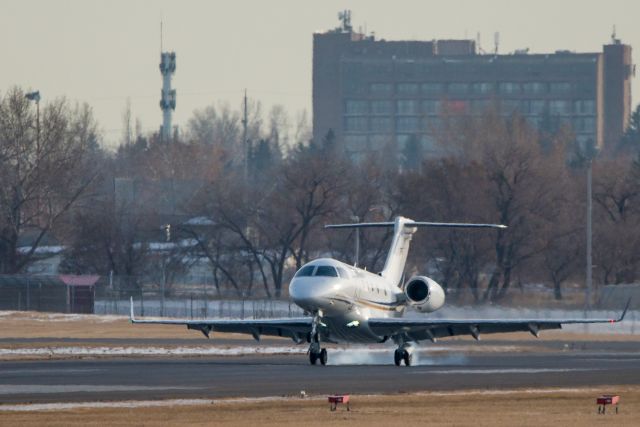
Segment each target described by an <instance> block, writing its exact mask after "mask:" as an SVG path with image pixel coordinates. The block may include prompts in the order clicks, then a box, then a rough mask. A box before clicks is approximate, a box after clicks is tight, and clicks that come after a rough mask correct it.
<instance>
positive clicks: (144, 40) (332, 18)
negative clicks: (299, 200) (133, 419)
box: [0, 0, 640, 144]
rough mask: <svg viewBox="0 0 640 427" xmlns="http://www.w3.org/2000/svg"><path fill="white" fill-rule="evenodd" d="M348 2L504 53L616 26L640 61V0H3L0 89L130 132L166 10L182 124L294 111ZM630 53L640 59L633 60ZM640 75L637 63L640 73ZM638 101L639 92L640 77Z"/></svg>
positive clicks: (152, 100) (148, 104)
mask: <svg viewBox="0 0 640 427" xmlns="http://www.w3.org/2000/svg"><path fill="white" fill-rule="evenodd" d="M343 9H351V10H352V18H353V19H352V21H353V25H354V27H355V28H356V29H357V28H358V27H363V29H364V28H366V30H367V32H372V31H373V32H375V34H376V37H378V38H385V39H418V40H431V39H435V38H464V37H469V38H474V39H475V38H476V35H477V34H478V33H480V36H481V45H482V46H483V47H484V48H485V49H487V50H490V49H492V48H493V39H494V36H493V35H494V33H495V32H499V33H500V52H501V53H507V52H512V51H513V50H515V49H520V48H525V47H528V48H530V51H531V52H552V51H555V50H557V49H570V50H574V51H580V52H583V51H584V52H596V51H601V49H602V44H604V43H607V42H608V41H609V40H610V37H611V32H612V28H613V25H616V28H617V35H618V37H619V38H621V39H622V41H623V42H624V43H627V44H630V45H631V46H632V47H633V48H634V56H635V58H640V18H639V17H640V1H638V0H628V1H623V0H608V1H597V2H593V4H592V2H586V1H584V0H553V1H550V0H537V1H531V0H528V1H520V0H491V1H490V0H484V1H477V0H476V1H473V0H468V1H462V0H458V1H453V0H439V1H427V0H405V1H403V0H395V1H393V2H391V1H373V0H352V1H336V0H322V1H320V0H318V1H303V0H270V1H262V0H254V1H248V0H227V1H219V0H206V1H205V0H203V1H196V0H183V1H180V2H178V1H161V0H155V1H153V0H148V1H141V0H127V1H120V0H110V1H106V0H105V1H97V0H66V1H63V0H21V1H13V0H0V46H1V49H0V52H1V53H2V55H3V56H2V59H0V92H1V93H4V92H6V90H7V89H8V88H10V87H12V86H14V85H18V86H20V87H23V88H24V89H39V90H40V92H41V94H42V102H44V103H46V102H47V101H48V100H51V99H53V98H55V97H58V96H66V97H67V98H69V99H70V100H73V101H76V100H77V101H86V102H88V103H89V104H90V105H91V106H92V107H93V108H94V111H95V115H96V117H97V119H98V121H99V122H100V125H101V127H102V129H103V131H104V136H105V141H106V142H107V143H110V144H115V143H117V142H118V141H119V140H120V139H121V137H122V127H123V126H122V113H123V110H124V108H125V105H126V99H127V97H130V99H131V106H132V111H133V115H134V117H138V118H140V120H141V121H142V125H143V129H144V130H151V129H154V130H155V129H157V128H158V127H159V126H160V123H161V120H162V117H161V111H160V108H159V107H158V102H159V99H160V87H161V76H160V72H159V70H158V63H159V52H160V36H159V26H160V24H159V23H160V19H161V17H162V18H163V20H164V30H165V31H164V34H165V37H164V40H165V42H164V47H165V50H175V51H176V54H177V71H176V74H175V77H174V88H176V89H177V92H178V94H177V102H178V105H177V108H176V111H175V115H174V124H176V125H179V126H184V125H186V122H187V120H188V119H189V117H190V116H191V115H192V113H193V111H194V110H195V109H197V108H202V107H204V106H206V105H210V104H213V103H217V102H225V101H226V102H229V103H231V104H232V105H233V106H236V105H239V104H240V102H241V97H242V92H243V89H244V88H247V90H248V92H249V96H250V97H251V98H256V99H258V100H261V101H262V102H263V104H264V105H265V107H269V106H271V105H274V104H282V105H284V106H285V107H286V109H287V110H288V111H289V112H290V113H291V114H292V115H293V114H295V113H296V112H297V111H299V110H302V109H306V110H308V112H309V113H311V111H310V110H311V47H312V34H313V32H314V31H320V30H325V29H329V28H333V27H335V26H337V25H338V19H337V12H338V11H340V10H343ZM634 62H638V59H636V60H635V61H634ZM638 74H639V75H640V67H639V70H638ZM632 85H633V95H634V96H633V103H634V105H635V104H637V103H638V101H639V100H640V84H638V77H636V78H635V79H634V81H633V83H632Z"/></svg>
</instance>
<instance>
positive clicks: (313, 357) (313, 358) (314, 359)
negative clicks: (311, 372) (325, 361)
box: [309, 351, 318, 365]
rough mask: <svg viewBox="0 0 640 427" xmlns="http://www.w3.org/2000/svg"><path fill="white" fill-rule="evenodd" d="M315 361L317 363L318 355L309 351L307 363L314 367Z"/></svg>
mask: <svg viewBox="0 0 640 427" xmlns="http://www.w3.org/2000/svg"><path fill="white" fill-rule="evenodd" d="M317 361H318V353H315V352H313V351H310V352H309V363H311V364H312V365H315V364H316V362H317Z"/></svg>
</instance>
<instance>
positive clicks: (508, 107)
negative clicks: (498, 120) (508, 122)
mask: <svg viewBox="0 0 640 427" xmlns="http://www.w3.org/2000/svg"><path fill="white" fill-rule="evenodd" d="M516 111H520V101H516V100H515V99H504V100H502V101H501V102H500V114H502V115H507V116H508V115H510V114H513V113H515V112H516Z"/></svg>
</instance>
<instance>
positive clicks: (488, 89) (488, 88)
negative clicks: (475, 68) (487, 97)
mask: <svg viewBox="0 0 640 427" xmlns="http://www.w3.org/2000/svg"><path fill="white" fill-rule="evenodd" d="M471 91H472V92H473V93H475V94H487V93H493V91H494V85H493V83H486V82H484V83H473V84H472V85H471Z"/></svg>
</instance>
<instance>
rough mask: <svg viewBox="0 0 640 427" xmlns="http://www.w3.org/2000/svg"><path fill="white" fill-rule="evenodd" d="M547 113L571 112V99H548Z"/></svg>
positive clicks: (562, 113) (561, 113)
mask: <svg viewBox="0 0 640 427" xmlns="http://www.w3.org/2000/svg"><path fill="white" fill-rule="evenodd" d="M549 113H551V114H552V115H559V114H560V115H564V114H571V101H565V100H562V99H556V100H553V101H549Z"/></svg>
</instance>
